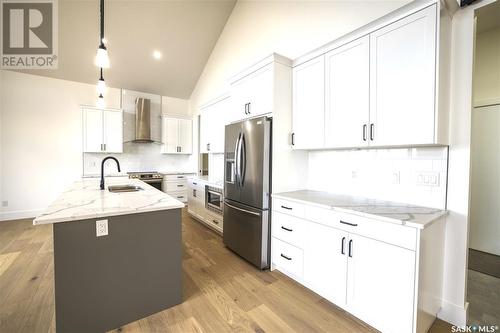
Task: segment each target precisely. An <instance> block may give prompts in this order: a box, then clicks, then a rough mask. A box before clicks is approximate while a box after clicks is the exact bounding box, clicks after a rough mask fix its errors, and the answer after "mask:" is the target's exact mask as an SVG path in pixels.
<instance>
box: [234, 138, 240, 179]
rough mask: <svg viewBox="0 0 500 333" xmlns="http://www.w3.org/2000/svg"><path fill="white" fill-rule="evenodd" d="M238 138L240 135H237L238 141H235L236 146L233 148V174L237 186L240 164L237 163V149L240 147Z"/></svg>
mask: <svg viewBox="0 0 500 333" xmlns="http://www.w3.org/2000/svg"><path fill="white" fill-rule="evenodd" d="M240 137H241V133H239V134H238V139H236V145H235V147H234V164H235V165H234V174H235V178H236V179H235V182H236V184H237V185H238V186H239V183H240V179H239V169H240V163H239V152H238V149H239V147H240Z"/></svg>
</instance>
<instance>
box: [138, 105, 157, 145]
mask: <svg viewBox="0 0 500 333" xmlns="http://www.w3.org/2000/svg"><path fill="white" fill-rule="evenodd" d="M150 108H151V101H150V100H149V99H147V98H141V97H138V98H136V100H135V139H134V140H133V142H154V140H152V139H151V109H150Z"/></svg>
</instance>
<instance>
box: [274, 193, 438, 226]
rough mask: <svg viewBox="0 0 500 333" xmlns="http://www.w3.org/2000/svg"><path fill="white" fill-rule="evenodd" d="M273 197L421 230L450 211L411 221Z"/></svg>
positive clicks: (275, 195) (290, 198)
mask: <svg viewBox="0 0 500 333" xmlns="http://www.w3.org/2000/svg"><path fill="white" fill-rule="evenodd" d="M292 192H295V191H292ZM271 197H272V198H276V199H283V200H288V201H292V202H297V203H300V204H305V205H310V206H316V207H319V208H324V209H330V210H332V211H336V212H339V213H347V214H353V215H357V216H361V217H366V218H372V219H374V220H377V221H381V222H387V223H393V224H398V225H404V226H407V227H410V228H415V229H420V230H423V229H425V228H427V227H428V226H430V225H431V224H433V223H434V222H436V221H437V220H439V219H440V218H442V217H443V216H446V215H448V211H447V210H443V211H442V212H441V214H437V216H434V217H432V218H430V219H429V220H428V221H426V222H425V223H414V222H411V221H404V220H401V219H395V218H390V217H386V216H381V215H376V214H371V213H366V212H361V211H358V210H355V209H351V208H345V207H336V206H331V205H325V204H321V203H317V202H314V201H308V200H301V199H297V198H292V197H289V196H287V195H286V194H283V193H276V194H275V193H273V194H271Z"/></svg>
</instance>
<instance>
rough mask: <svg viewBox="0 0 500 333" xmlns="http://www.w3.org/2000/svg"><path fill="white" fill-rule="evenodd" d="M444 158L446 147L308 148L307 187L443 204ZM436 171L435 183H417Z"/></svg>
mask: <svg viewBox="0 0 500 333" xmlns="http://www.w3.org/2000/svg"><path fill="white" fill-rule="evenodd" d="M447 158H448V148H447V147H422V148H397V149H370V150H352V151H351V150H342V151H310V152H309V177H308V188H309V189H311V190H319V191H326V192H331V193H339V194H347V195H359V196H364V197H369V198H377V199H382V200H390V201H397V202H406V203H410V204H415V205H422V206H428V207H435V208H445V205H446V180H447V165H448V163H447ZM436 172H437V173H438V174H439V183H438V184H437V185H436V186H430V185H426V186H423V185H418V184H417V181H418V176H419V174H421V173H426V174H428V173H434V174H435V173H436Z"/></svg>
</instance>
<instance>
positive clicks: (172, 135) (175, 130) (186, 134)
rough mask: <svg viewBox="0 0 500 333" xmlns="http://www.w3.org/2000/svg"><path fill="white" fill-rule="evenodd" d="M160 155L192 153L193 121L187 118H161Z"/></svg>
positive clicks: (166, 116) (165, 116)
mask: <svg viewBox="0 0 500 333" xmlns="http://www.w3.org/2000/svg"><path fill="white" fill-rule="evenodd" d="M162 144H163V145H162V153H163V154H192V153H193V121H192V120H191V119H187V118H177V117H173V116H168V115H164V116H162Z"/></svg>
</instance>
